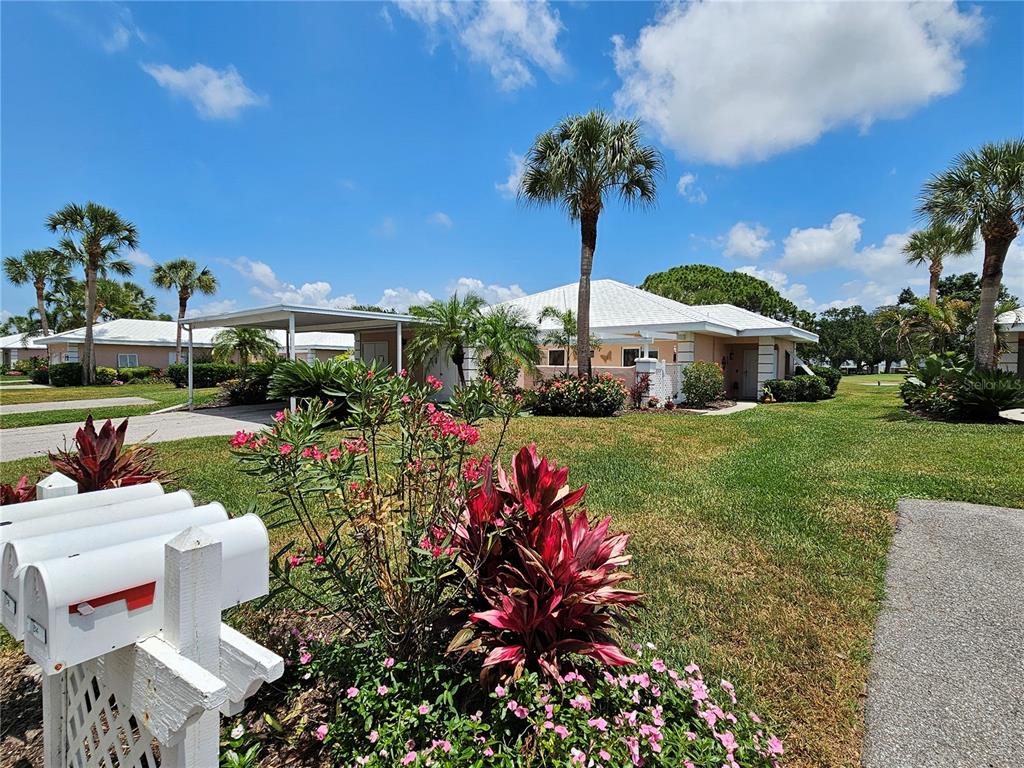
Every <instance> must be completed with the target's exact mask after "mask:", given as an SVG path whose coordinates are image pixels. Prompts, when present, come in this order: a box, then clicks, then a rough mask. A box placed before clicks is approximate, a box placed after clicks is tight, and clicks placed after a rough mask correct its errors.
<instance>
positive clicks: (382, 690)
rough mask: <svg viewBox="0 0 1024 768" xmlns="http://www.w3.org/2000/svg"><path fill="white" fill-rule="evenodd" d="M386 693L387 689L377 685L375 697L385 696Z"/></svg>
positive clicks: (384, 686)
mask: <svg viewBox="0 0 1024 768" xmlns="http://www.w3.org/2000/svg"><path fill="white" fill-rule="evenodd" d="M387 693H388V687H387V686H386V685H378V686H377V695H378V696H387Z"/></svg>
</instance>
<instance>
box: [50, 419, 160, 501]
mask: <svg viewBox="0 0 1024 768" xmlns="http://www.w3.org/2000/svg"><path fill="white" fill-rule="evenodd" d="M127 431H128V419H125V420H124V421H123V422H121V425H120V426H119V427H118V428H117V429H114V424H113V422H112V421H111V420H110V419H107V421H106V423H105V424H104V425H103V427H102V428H101V429H100V431H99V433H97V432H96V427H95V426H94V425H93V420H92V416H89V418H87V419H86V420H85V426H83V427H81V428H79V430H78V432H76V433H75V447H76V448H77V450H74V451H72V450H69V449H68V448H67V446H65V447H64V448H62V449H60V450H58V451H57V453H51V454H50V464H52V465H53V468H54V470H56V471H57V472H61V473H63V474H64V475H66V476H67V477H70V478H71V479H72V480H74V481H76V482H77V483H78V491H79V493H88V492H89V491H100V490H103V489H104V488H120V487H123V486H126V485H139V484H140V483H149V482H152V481H154V480H162V479H164V478H165V477H166V473H165V472H162V471H160V470H158V469H155V468H154V467H153V462H154V460H155V458H156V455H155V452H154V451H153V448H152V447H151V446H148V445H133V446H130V447H128V448H125V447H124V436H125V433H126V432H127Z"/></svg>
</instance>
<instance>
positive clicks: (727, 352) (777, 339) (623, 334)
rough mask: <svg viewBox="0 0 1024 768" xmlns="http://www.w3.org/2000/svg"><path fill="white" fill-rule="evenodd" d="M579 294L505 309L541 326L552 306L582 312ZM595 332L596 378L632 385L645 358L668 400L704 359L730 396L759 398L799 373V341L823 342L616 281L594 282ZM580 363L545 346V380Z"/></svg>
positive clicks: (545, 326) (531, 299) (573, 287)
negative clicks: (604, 375)
mask: <svg viewBox="0 0 1024 768" xmlns="http://www.w3.org/2000/svg"><path fill="white" fill-rule="evenodd" d="M577 290H578V283H572V284H570V285H563V286H562V287H560V288H553V289H551V290H549V291H542V292H541V293H535V294H532V295H530V296H523V297H521V298H518V299H513V300H511V301H507V302H504V306H512V307H518V308H519V309H521V310H523V312H524V313H525V314H526V316H527V318H528V319H529V320H530V321H531V322H534V323H537V322H538V319H539V317H540V313H541V311H542V310H543V309H544V307H547V306H553V307H555V308H557V309H558V310H559V311H564V310H566V309H571V310H572V311H573V312H575V311H576V302H577ZM556 328H557V324H556V323H555V322H553V321H551V320H545V321H544V322H543V323H541V324H540V331H541V334H543V333H544V332H545V331H548V330H555V329H556ZM590 331H591V334H592V335H594V336H596V337H597V338H598V339H599V340H600V344H601V346H600V348H599V349H597V350H595V352H594V355H593V368H594V370H595V372H605V371H607V372H610V373H612V374H614V375H616V376H619V377H621V378H623V379H625V380H626V383H627V384H630V383H632V381H633V380H634V377H635V374H636V370H637V360H641V361H642V365H641V367H642V368H643V369H644V370H645V371H646V370H647V369H649V368H651V369H653V370H655V371H657V372H659V374H660V375H662V377H663V378H665V379H666V380H667V383H666V385H665V387H664V388H661V389H659V390H654V389H652V394H657V396H658V397H660V398H662V399H664V397H665V396H670V397H675V396H676V395H677V394H678V384H679V381H680V377H681V373H682V370H683V369H685V368H686V367H687V366H689V365H690V364H692V363H693V362H694V361H697V360H704V361H708V362H714V363H718V364H719V365H720V366H721V367H722V370H723V371H724V372H725V386H726V392H727V394H728V395H729V396H730V397H733V398H736V399H755V398H757V397H759V396H760V395H761V392H762V391H763V389H764V383H765V382H766V381H768V380H769V379H775V378H786V377H789V376H792V375H793V374H794V372H795V368H796V364H797V358H796V345H797V343H798V342H817V340H818V336H817V335H816V334H814V333H812V332H811V331H805V330H804V329H802V328H797V327H796V326H794V325H792V324H791V323H787V322H783V321H780V320H774V319H772V318H770V317H765V316H764V315H759V314H757V313H756V312H751V311H749V310H746V309H741V308H740V307H736V306H733V305H732V304H705V305H700V306H695V305H687V304H681V303H680V302H678V301H673V300H672V299H666V298H665V297H664V296H659V295H657V294H654V293H649V292H648V291H644V290H641V289H639V288H634V287H633V286H630V285H626V284H624V283H620V282H618V281H616V280H594V281H593V282H592V283H591V294H590ZM567 356H568V359H567ZM652 361H657V364H656V365H653V364H652ZM575 364H576V361H575V356H574V355H573V354H572V352H571V351H568V352H567V351H566V350H565V349H560V348H558V347H549V346H543V345H542V346H541V365H540V369H539V370H540V374H541V375H542V376H544V377H549V376H552V375H555V374H557V373H559V372H561V371H564V370H566V368H567V367H568V369H569V370H572V369H574V368H575ZM525 383H527V384H530V383H532V382H525ZM669 390H671V391H669Z"/></svg>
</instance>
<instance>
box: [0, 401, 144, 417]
mask: <svg viewBox="0 0 1024 768" xmlns="http://www.w3.org/2000/svg"><path fill="white" fill-rule="evenodd" d="M155 402H156V400H150V399H149V398H146V397H95V398H93V399H91V400H57V401H54V402H50V403H16V404H15V405H0V416H2V415H4V414H8V413H38V412H40V411H73V410H78V409H80V408H105V407H108V406H115V407H116V406H118V405H149V404H150V403H155Z"/></svg>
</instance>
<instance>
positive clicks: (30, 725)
mask: <svg viewBox="0 0 1024 768" xmlns="http://www.w3.org/2000/svg"><path fill="white" fill-rule="evenodd" d="M41 678H42V670H40V669H39V666H38V665H36V664H34V663H33V662H32V660H31V659H30V658H29V657H28V656H25V655H24V654H21V653H4V654H0V765H2V766H4V768H42V765H43V693H42V687H41V686H40V682H41Z"/></svg>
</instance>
